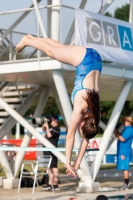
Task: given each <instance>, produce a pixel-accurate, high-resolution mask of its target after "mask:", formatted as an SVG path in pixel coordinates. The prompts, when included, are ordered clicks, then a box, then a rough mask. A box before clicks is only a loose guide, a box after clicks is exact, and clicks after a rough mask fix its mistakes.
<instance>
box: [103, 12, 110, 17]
mask: <svg viewBox="0 0 133 200" xmlns="http://www.w3.org/2000/svg"><path fill="white" fill-rule="evenodd" d="M104 15H105V16H108V17H112V15H111V14H110V13H109V12H106V13H105V14H104Z"/></svg>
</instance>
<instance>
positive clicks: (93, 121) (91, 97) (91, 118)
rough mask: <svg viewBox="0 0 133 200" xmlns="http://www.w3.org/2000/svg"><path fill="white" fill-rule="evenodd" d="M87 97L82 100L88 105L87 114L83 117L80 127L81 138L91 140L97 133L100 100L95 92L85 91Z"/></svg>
mask: <svg viewBox="0 0 133 200" xmlns="http://www.w3.org/2000/svg"><path fill="white" fill-rule="evenodd" d="M86 93H87V97H86V98H84V100H85V101H86V102H87V104H88V109H89V110H88V113H87V114H86V115H85V117H84V119H83V121H84V125H83V126H82V131H83V136H84V137H85V138H87V139H91V138H93V137H94V136H95V135H96V134H97V132H98V129H99V128H98V125H99V122H100V98H99V94H98V92H96V91H95V90H92V91H89V90H87V91H86Z"/></svg>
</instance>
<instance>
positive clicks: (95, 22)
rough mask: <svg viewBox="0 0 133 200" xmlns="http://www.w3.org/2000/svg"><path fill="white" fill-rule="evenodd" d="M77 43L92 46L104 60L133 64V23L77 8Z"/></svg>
mask: <svg viewBox="0 0 133 200" xmlns="http://www.w3.org/2000/svg"><path fill="white" fill-rule="evenodd" d="M75 12H76V40H77V45H80V46H92V47H93V48H95V49H96V50H97V51H98V52H99V54H100V55H101V58H102V60H105V61H111V62H115V63H121V64H127V65H131V66H133V24H130V23H128V22H124V21H121V20H117V19H114V18H111V17H106V16H104V15H100V14H95V13H91V12H87V11H83V10H76V11H75Z"/></svg>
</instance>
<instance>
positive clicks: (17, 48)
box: [16, 36, 27, 53]
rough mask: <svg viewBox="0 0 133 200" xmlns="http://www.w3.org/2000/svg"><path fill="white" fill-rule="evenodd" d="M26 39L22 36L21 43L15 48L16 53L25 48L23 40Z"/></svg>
mask: <svg viewBox="0 0 133 200" xmlns="http://www.w3.org/2000/svg"><path fill="white" fill-rule="evenodd" d="M26 39H27V36H23V37H22V39H21V41H20V42H19V43H18V44H17V46H16V52H17V53H20V52H21V51H22V50H23V49H24V48H25V46H26V45H25V40H26Z"/></svg>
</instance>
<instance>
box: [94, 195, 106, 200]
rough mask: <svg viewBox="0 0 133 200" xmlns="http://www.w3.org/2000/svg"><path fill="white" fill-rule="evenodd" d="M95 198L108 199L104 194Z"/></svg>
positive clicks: (98, 199) (97, 199) (99, 199)
mask: <svg viewBox="0 0 133 200" xmlns="http://www.w3.org/2000/svg"><path fill="white" fill-rule="evenodd" d="M96 200H108V198H107V197H106V196H105V195H99V196H97V198H96Z"/></svg>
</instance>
